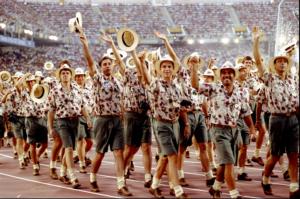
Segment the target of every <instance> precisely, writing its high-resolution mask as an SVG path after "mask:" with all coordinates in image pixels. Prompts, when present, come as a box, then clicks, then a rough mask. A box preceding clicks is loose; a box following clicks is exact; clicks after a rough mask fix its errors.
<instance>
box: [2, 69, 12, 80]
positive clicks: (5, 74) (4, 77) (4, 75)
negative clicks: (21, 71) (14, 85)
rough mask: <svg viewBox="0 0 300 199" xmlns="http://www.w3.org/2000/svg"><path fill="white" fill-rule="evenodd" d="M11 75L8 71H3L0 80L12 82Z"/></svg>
mask: <svg viewBox="0 0 300 199" xmlns="http://www.w3.org/2000/svg"><path fill="white" fill-rule="evenodd" d="M10 80H11V75H10V73H9V72H8V71H1V72H0V82H10Z"/></svg>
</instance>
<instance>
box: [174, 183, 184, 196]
mask: <svg viewBox="0 0 300 199" xmlns="http://www.w3.org/2000/svg"><path fill="white" fill-rule="evenodd" d="M174 192H175V196H176V197H178V196H180V195H181V194H183V189H182V187H181V186H180V185H177V186H175V187H174Z"/></svg>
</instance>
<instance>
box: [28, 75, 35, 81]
mask: <svg viewBox="0 0 300 199" xmlns="http://www.w3.org/2000/svg"><path fill="white" fill-rule="evenodd" d="M35 80H36V79H35V76H34V75H32V74H31V75H29V76H28V77H27V78H26V82H29V81H35Z"/></svg>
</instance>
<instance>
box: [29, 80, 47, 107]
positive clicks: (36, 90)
mask: <svg viewBox="0 0 300 199" xmlns="http://www.w3.org/2000/svg"><path fill="white" fill-rule="evenodd" d="M48 94H49V86H48V85H47V84H34V85H33V87H32V89H31V92H30V97H31V99H32V100H33V101H34V102H37V103H42V102H44V101H45V100H46V99H47V97H48Z"/></svg>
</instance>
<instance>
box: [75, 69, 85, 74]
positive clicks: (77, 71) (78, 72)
mask: <svg viewBox="0 0 300 199" xmlns="http://www.w3.org/2000/svg"><path fill="white" fill-rule="evenodd" d="M76 75H86V74H85V72H84V70H83V69H82V68H76V69H75V76H76Z"/></svg>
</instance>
